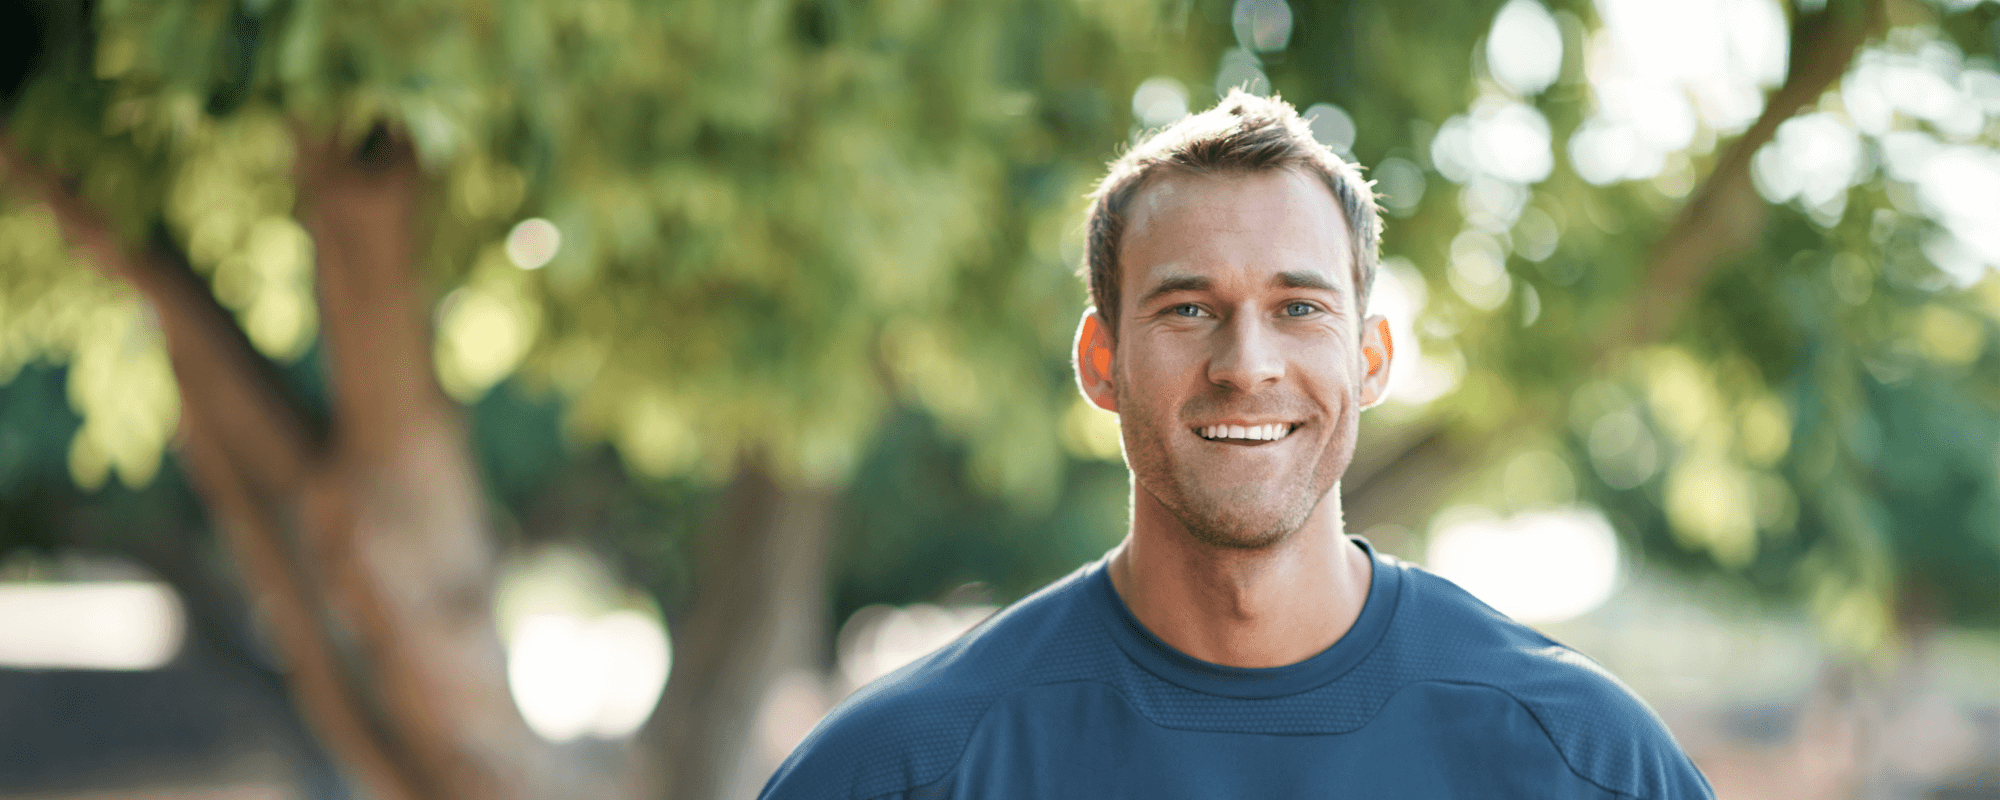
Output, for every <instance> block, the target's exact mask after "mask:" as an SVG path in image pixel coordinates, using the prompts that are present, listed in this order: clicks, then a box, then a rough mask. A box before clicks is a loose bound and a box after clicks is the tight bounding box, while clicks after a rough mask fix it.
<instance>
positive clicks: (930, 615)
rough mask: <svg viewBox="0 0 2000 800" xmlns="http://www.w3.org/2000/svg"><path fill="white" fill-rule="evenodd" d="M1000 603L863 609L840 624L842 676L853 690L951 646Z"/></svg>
mask: <svg viewBox="0 0 2000 800" xmlns="http://www.w3.org/2000/svg"><path fill="white" fill-rule="evenodd" d="M995 609H996V607H995V606H990V605H968V606H957V607H952V606H939V605H932V604H929V603H919V604H916V605H911V606H901V607H898V606H885V605H873V606H867V607H864V608H861V609H860V610H857V611H855V612H854V615H853V616H851V617H848V618H847V623H846V624H844V625H842V626H841V628H840V639H839V646H838V650H839V659H840V674H841V677H842V678H843V679H845V680H846V682H847V686H848V688H849V689H850V690H852V689H858V688H860V687H862V686H866V685H868V684H869V683H871V682H873V681H874V680H875V679H877V678H880V677H882V676H884V675H887V674H889V673H891V672H895V671H896V670H899V669H902V668H903V667H904V666H905V665H907V664H909V663H910V662H912V661H915V660H917V659H918V658H919V657H922V656H924V655H926V654H928V653H930V652H931V651H933V650H936V649H938V648H940V647H943V646H945V645H947V644H950V643H951V641H952V640H953V639H957V638H958V637H959V636H961V635H963V634H964V633H965V632H966V631H968V630H971V629H972V627H973V626H974V625H978V624H979V623H980V622H981V621H983V620H985V619H986V618H987V617H989V616H992V615H993V612H994V611H995Z"/></svg>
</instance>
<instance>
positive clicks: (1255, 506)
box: [1117, 383, 1359, 550]
mask: <svg viewBox="0 0 2000 800" xmlns="http://www.w3.org/2000/svg"><path fill="white" fill-rule="evenodd" d="M1117 391H1118V394H1119V398H1118V408H1119V410H1120V412H1121V417H1122V420H1121V422H1122V424H1121V425H1120V430H1121V432H1122V436H1123V439H1124V443H1125V465H1126V467H1127V468H1128V469H1130V470H1131V471H1132V483H1133V486H1134V488H1135V489H1136V490H1138V491H1142V492H1146V493H1147V494H1149V495H1152V497H1153V499H1155V500H1157V501H1158V502H1159V504H1160V507H1162V508H1165V509H1166V510H1167V513H1169V514H1171V515H1173V517H1174V519H1175V521H1177V522H1179V523H1180V524H1181V527H1182V528H1184V529H1186V530H1187V532H1188V535H1190V536H1192V537H1194V539H1195V541H1197V542H1200V543H1202V544H1204V545H1207V546H1210V547H1214V548H1218V549H1228V550H1262V549H1266V548H1270V547H1273V546H1276V545H1278V544H1280V543H1282V542H1284V541H1285V540H1287V539H1289V538H1290V537H1291V535H1292V534H1293V533H1294V532H1297V531H1298V530H1299V528H1301V527H1303V526H1304V525H1305V522H1306V520H1307V519H1308V518H1310V517H1311V516H1312V514H1313V511H1314V510H1316V509H1318V508H1319V504H1320V502H1321V501H1323V500H1325V499H1326V495H1327V493H1328V492H1330V491H1332V489H1333V486H1334V484H1335V483H1337V482H1339V480H1340V476H1341V473H1343V472H1345V471H1346V469H1347V464H1348V462H1349V461H1350V460H1352V458H1353V449H1352V446H1351V442H1352V441H1353V437H1352V432H1353V431H1354V429H1355V427H1356V425H1357V423H1358V421H1359V420H1358V418H1359V414H1358V412H1357V411H1356V410H1355V407H1354V405H1353V404H1352V403H1346V404H1342V409H1341V413H1340V418H1339V419H1338V420H1337V424H1338V425H1339V426H1340V428H1341V429H1340V430H1336V431H1334V435H1333V437H1332V439H1331V440H1330V441H1329V442H1328V443H1327V446H1326V448H1325V449H1324V450H1323V451H1322V452H1321V453H1320V454H1319V457H1318V459H1317V460H1316V461H1315V462H1314V464H1313V468H1312V469H1310V470H1304V471H1298V472H1294V473H1292V474H1289V475H1282V476H1274V477H1276V478H1277V479H1278V480H1281V481H1283V482H1284V484H1285V485H1284V486H1282V487H1280V488H1279V489H1278V491H1277V493H1276V496H1275V497H1271V498H1270V499H1273V500H1276V501H1277V504H1278V505H1282V506H1283V507H1282V508H1280V509H1277V510H1275V511H1271V512H1269V513H1266V511H1267V509H1266V508H1264V507H1260V506H1262V505H1264V504H1265V503H1266V501H1265V499H1264V497H1259V496H1258V495H1260V494H1261V495H1264V496H1265V497H1270V493H1267V492H1258V491H1256V490H1255V488H1242V487H1239V488H1234V489H1226V490H1216V489H1210V490H1208V491H1206V492H1203V491H1201V483H1202V481H1201V476H1199V475H1197V474H1194V470H1193V469H1192V468H1191V465H1188V464H1184V463H1180V462H1179V461H1178V460H1177V459H1175V457H1174V455H1173V451H1172V449H1171V448H1170V447H1169V446H1168V443H1167V437H1168V436H1171V435H1173V432H1174V431H1175V429H1176V427H1177V426H1179V424H1180V423H1179V421H1178V420H1166V421H1162V420H1159V419H1156V418H1154V416H1153V414H1152V411H1151V409H1149V408H1148V407H1146V406H1145V405H1144V404H1143V403H1134V402H1132V398H1130V397H1128V396H1126V392H1125V388H1124V385H1123V383H1121V384H1120V385H1119V386H1118V389H1117ZM1294 435H1296V434H1294ZM1343 439H1345V440H1346V441H1347V442H1349V446H1347V447H1345V448H1343V447H1342V446H1341V441H1342V440H1343Z"/></svg>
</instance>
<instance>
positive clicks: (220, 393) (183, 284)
mask: <svg viewBox="0 0 2000 800" xmlns="http://www.w3.org/2000/svg"><path fill="white" fill-rule="evenodd" d="M0 167H3V168H4V169H5V170H6V172H7V173H8V174H9V175H10V176H12V177H13V178H14V179H15V182H16V183H18V184H19V185H22V186H25V187H26V188H28V190H29V191H30V192H31V193H33V195H34V196H35V198H36V199H38V200H40V201H41V202H43V203H44V204H46V205H48V206H49V207H50V209H51V210H52V211H54V213H55V217H56V222H57V225H58V227H59V228H60V229H61V230H62V234H63V236H64V238H65V239H66V240H68V241H69V242H70V244H71V245H72V246H73V247H75V248H77V249H78V250H80V251H82V252H83V254H84V255H85V256H86V257H87V258H88V259H90V260H91V261H92V262H93V263H94V264H96V266H97V267H98V268H99V269H100V270H102V271H103V272H104V273H105V274H106V275H108V276H109V277H112V278H114V279H120V280H124V281H125V282H127V283H129V284H130V285H132V286H133V287H135V288H137V289H138V291H139V293H140V294H141V296H143V297H144V298H145V299H146V301H147V303H148V304H149V305H150V306H151V307H152V308H153V310H154V312H155V314H156V315H157V316H158V318H159V320H160V326H161V328H162V330H163V332H164V334H165V338H166V346H167V353H168V357H169V361H170V363H171V364H172V365H173V369H174V377H175V381H176V383H177V384H178V388H179V391H180V393H181V401H182V402H181V417H182V419H181V423H182V424H181V426H180V431H179V437H178V438H179V442H180V446H179V449H180V452H181V455H182V457H183V461H184V463H186V464H187V466H188V472H189V477H190V478H191V479H192V481H193V483H194V484H195V486H196V488H197V489H198V490H200V492H201V495H202V497H203V500H204V501H205V502H206V504H207V505H208V508H209V512H210V518H211V520H212V521H213V523H214V524H215V525H216V526H217V527H218V528H220V529H221V530H222V532H223V533H224V535H225V536H226V537H227V539H228V541H229V542H230V545H231V550H232V551H234V553H235V555H236V558H237V561H238V563H239V564H240V565H241V566H242V569H243V573H244V577H245V580H246V581H247V582H248V583H249V585H250V588H251V590H252V591H253V593H254V594H255V595H256V596H257V598H258V599H259V600H260V601H261V606H262V610H263V612H264V614H265V622H266V623H267V625H266V630H267V631H268V632H269V634H270V635H271V636H272V637H273V638H274V639H275V640H276V644H277V645H278V650H279V652H280V653H282V654H283V656H284V659H285V671H286V674H287V681H288V683H290V684H291V686H292V689H293V696H294V698H295V700H296V702H298V703H299V704H300V705H301V706H302V708H303V709H304V711H305V712H306V713H307V714H308V715H309V716H310V717H311V719H313V721H314V722H315V724H316V726H317V727H318V729H319V731H320V734H321V735H322V736H325V737H326V738H327V740H328V741H329V743H330V744H331V745H332V746H333V748H334V749H335V750H336V751H337V752H339V753H340V754H341V757H342V758H343V759H344V760H345V761H346V762H347V763H348V764H349V765H350V766H352V767H353V768H354V769H355V770H356V771H357V773H359V775H360V776H361V777H362V778H363V779H364V780H365V781H366V782H367V783H368V785H369V786H370V787H371V788H372V789H374V790H375V791H376V792H378V793H381V794H382V795H383V796H384V797H385V798H395V799H397V800H402V799H404V798H408V799H409V800H415V799H416V798H421V797H425V796H429V795H430V792H428V791H427V790H426V789H427V787H425V786H424V784H423V782H422V781H421V779H420V777H419V774H418V773H417V772H416V771H415V770H413V769H412V768H411V767H410V765H409V764H407V763H404V762H403V757H402V754H401V753H399V752H398V751H397V749H396V748H394V747H391V746H386V744H385V743H386V742H389V741H392V739H391V738H390V737H388V736H385V734H384V728H385V722H384V720H382V719H381V717H380V716H379V714H375V713H371V710H372V706H371V704H369V703H368V702H367V696H368V695H367V692H366V691H365V690H364V689H362V688H361V687H362V685H363V683H364V681H362V680H361V679H360V678H359V676H357V675H355V674H353V672H352V670H351V669H345V668H343V665H344V664H347V663H348V662H347V661H346V660H344V659H342V658H341V657H340V646H339V643H338V642H337V641H336V639H335V636H334V634H333V631H334V630H335V628H336V627H337V625H336V624H335V623H333V622H332V621H331V620H329V619H327V618H326V617H325V616H324V615H323V614H322V613H321V609H322V608H323V607H324V604H323V603H321V602H319V597H318V592H317V588H316V586H315V585H314V582H313V581H312V580H310V579H309V578H307V577H306V576H305V574H304V573H305V572H306V570H307V568H306V566H305V565H304V564H302V563H301V562H300V560H299V559H298V557H297V556H298V553H297V552H296V550H295V549H294V547H293V546H292V541H293V540H296V539H297V537H296V536H293V535H288V534H292V533H294V532H295V528H296V522H297V515H296V513H295V510H294V509H290V508H288V507H287V504H286V503H284V502H283V501H282V499H281V498H288V497H296V496H298V495H300V494H301V493H303V492H304V491H305V487H306V486H308V485H309V484H310V483H311V482H312V480H313V476H314V474H315V473H316V472H319V471H321V469H322V462H323V461H324V457H325V451H324V446H323V443H321V442H320V441H318V440H317V438H316V437H314V436H312V435H311V434H310V430H311V428H310V426H309V425H308V424H307V422H306V420H305V418H304V417H303V415H302V414H301V413H300V412H299V411H298V406H297V405H296V404H295V403H293V402H291V400H290V397H289V395H288V394H287V393H286V392H285V391H284V390H283V388H282V387H281V386H280V385H279V384H278V383H277V381H276V379H275V369H274V368H273V367H271V365H270V362H269V361H268V360H266V359H265V358H264V357H263V356H262V355H261V354H259V353H258V352H257V351H256V349H255V348H254V347H253V346H252V345H251V344H250V342H249V339H248V338H247V337H246V336H245V335H244V334H243V331H242V329H241V328H239V327H237V325H236V323H235V321H234V319H233V318H232V317H231V315H230V314H229V312H228V310H227V309H224V308H222V306H221V305H220V304H218V303H217V302H216V301H215V297H214V295H213V294H211V293H210V292H209V291H208V288H207V287H206V286H205V285H204V284H203V282H202V280H201V278H200V277H199V276H196V275H195V274H194V273H193V272H192V271H191V270H189V269H188V268H187V265H186V262H185V260H184V259H182V258H180V256H179V254H178V253H176V252H171V251H169V250H168V249H167V248H168V245H167V244H165V243H164V242H162V241H160V240H159V239H157V238H156V239H155V241H153V242H152V243H150V244H149V245H148V246H146V247H144V248H141V249H139V250H136V251H134V250H131V249H128V248H126V247H125V246H124V245H123V244H122V243H121V242H119V241H118V236H117V234H116V233H115V232H114V231H113V229H112V227H111V225H110V223H109V221H108V220H106V219H105V218H104V216H103V215H102V214H100V213H98V212H97V210H96V209H94V208H92V207H91V206H90V205H89V204H88V203H87V202H86V201H84V200H83V199H82V198H81V197H78V196H77V195H76V193H75V192H73V191H71V190H70V188H69V187H68V186H66V185H64V184H63V183H62V182H61V181H59V180H57V179H56V178H55V177H54V176H52V175H50V174H48V173H47V172H45V171H43V170H42V169H40V168H39V167H38V166H37V165H36V164H34V162H33V161H32V160H30V159H29V158H28V157H27V156H26V155H25V154H23V153H22V152H21V150H20V149H19V148H18V147H17V146H15V144H14V143H13V141H12V140H11V139H10V138H8V137H7V136H6V135H5V132H4V131H0Z"/></svg>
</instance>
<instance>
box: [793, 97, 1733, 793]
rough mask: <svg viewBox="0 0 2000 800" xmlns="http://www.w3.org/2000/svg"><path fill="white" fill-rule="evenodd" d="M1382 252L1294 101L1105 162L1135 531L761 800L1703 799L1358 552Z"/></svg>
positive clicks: (1511, 626)
mask: <svg viewBox="0 0 2000 800" xmlns="http://www.w3.org/2000/svg"><path fill="white" fill-rule="evenodd" d="M1379 234H1380V221H1379V217H1378V216H1377V214H1376V209H1375V203H1374V198H1373V195H1372V194H1371V193H1370V191H1369V189H1368V185H1367V183H1366V182H1364V181H1363V180H1362V179H1361V177H1360V175H1359V173H1358V172H1357V171H1356V169H1355V167H1354V166H1353V165H1351V164H1348V163H1345V162H1344V161H1342V160H1341V159H1340V158H1339V157H1337V156H1335V155H1333V154H1332V153H1330V152H1328V151H1327V150H1326V149H1325V148H1324V147H1322V146H1320V145H1319V144H1318V143H1316V142H1315V141H1314V140H1313V138H1312V136H1311V133H1310V131H1309V130H1308V129H1307V127H1306V125H1305V123H1304V122H1303V121H1301V120H1300V119H1299V117H1298V115H1297V113H1296V112H1295V111H1293V110H1292V108H1291V106H1289V105H1286V104H1284V103H1283V102H1281V101H1278V100H1271V99H1264V98H1259V97H1255V96H1251V95H1246V94H1242V93H1231V94H1230V96H1229V97H1227V98H1225V99H1224V100H1223V101H1222V103H1221V104H1220V105H1218V106H1217V107H1216V108H1214V109H1212V110H1210V111H1207V112H1205V113H1202V114H1199V115H1195V116H1191V117H1188V118H1186V119H1183V120H1182V121H1180V122H1179V123H1176V124H1175V125H1173V126H1172V127H1169V128H1167V129H1166V130H1164V131H1162V132H1160V133H1158V134H1157V135H1155V136H1153V137H1152V138H1150V139H1148V140H1147V141H1145V142H1144V143H1142V144H1141V145H1139V146H1138V147H1136V148H1134V149H1133V150H1132V151H1131V152H1129V153H1127V154H1126V155H1124V156H1123V157H1121V158H1120V159H1118V161H1117V162H1115V163H1113V164H1112V166H1111V171H1110V174H1109V175H1108V176H1107V177H1106V178H1105V179H1104V182H1103V183H1102V184H1101V185H1100V186H1099V188H1098V191H1097V193H1096V196H1095V202H1094V203H1093V204H1092V206H1091V210H1090V217H1089V235H1090V243H1089V252H1088V254H1087V255H1086V257H1085V258H1086V262H1085V272H1086V274H1087V277H1088V280H1089V286H1090V295H1091V299H1092V301H1093V302H1094V303H1095V306H1094V308H1092V309H1091V310H1089V311H1086V312H1085V313H1084V316H1083V322H1082V325H1081V326H1079V329H1078V331H1077V342H1076V372H1077V381H1078V385H1079V386H1080V388H1081V389H1082V390H1083V393H1084V395H1085V396H1086V397H1088V398H1089V399H1090V401H1091V402H1093V403H1095V404H1097V405H1098V406H1099V407H1102V408H1104V409H1106V410H1109V411H1114V412H1117V413H1118V414H1119V417H1120V429H1121V430H1122V432H1123V438H1124V445H1125V460H1126V464H1127V465H1128V466H1129V467H1130V468H1131V471H1132V516H1131V529H1130V530H1129V531H1128V532H1127V535H1126V537H1125V539H1124V541H1123V542H1121V543H1120V544H1119V545H1118V546H1117V547H1116V548H1115V549H1113V550H1112V551H1111V553H1110V554H1109V555H1108V556H1106V557H1105V558H1104V559H1101V560H1099V561H1097V562H1095V563H1092V564H1089V565H1086V566H1084V567H1083V568H1082V569H1079V570H1078V571H1076V572H1075V573H1073V574H1071V575H1070V576H1069V577H1067V578H1064V579H1062V580H1060V581H1057V582H1056V583H1054V584H1051V585H1050V586H1048V587H1047V588H1044V589H1042V590H1041V591H1039V592H1037V593H1035V594H1034V595H1031V596H1029V597H1027V598H1026V599H1023V600H1021V601H1020V602H1018V603H1015V604H1014V605H1012V606H1010V607H1008V608H1007V609H1005V610H1003V611H1001V612H1000V613H998V614H995V615H994V616H993V617H992V618H991V619H989V620H987V621H986V622H985V623H983V624H981V625H980V626H979V627H978V628H976V629H974V630H973V631H972V632H970V633H968V634H966V635H965V636H964V637H962V638H960V639H959V640H958V641H957V642H954V643H952V644H951V645H949V646H947V647H945V648H944V649H942V650H940V651H938V652H936V653H933V654H931V655H929V656H926V657H925V658H922V659H919V660H918V661H917V662H916V663H914V664H911V665H910V666H908V667H905V668H904V669H902V670H900V671H898V672H896V673H894V674H892V675H889V676H887V677H885V678H883V679H881V680H879V681H877V682H875V683H873V684H870V685H869V686H868V687H866V688H864V689H862V690H861V691H859V692H857V693H855V695H854V696H853V697H851V698H849V699H848V700H847V701H846V702H844V703H842V704H841V706H840V707H839V708H836V709H835V710H834V711H833V713H831V714H829V715H828V717H827V719H826V720H825V721H823V722H822V723H821V724H820V726H819V728H818V729H817V730H815V731H814V732H813V734H812V735H811V736H809V737H808V738H807V739H806V740H805V742H804V743H803V744H801V745H800V746H799V748H798V750H797V751H795V752H794V753H793V754H792V756H791V758H790V759H789V760H787V761H786V763H785V765H784V766H783V767H781V768H779V770H778V772H777V774H776V775H774V776H773V777H772V778H771V781H770V783H769V784H768V785H767V786H766V787H765V790H764V796H765V797H767V798H773V800H792V798H842V799H844V800H870V799H873V798H909V799H911V800H915V799H916V798H973V797H981V798H988V797H990V798H1016V797H1018V798H1040V797H1078V798H1082V797H1089V798H1101V797H1135V798H1137V797H1144V798H1156V797H1202V798H1214V797H1245V798H1250V797H1256V798H1263V797H1357V798H1376V797H1398V798H1443V797H1467V798H1471V797H1477V798H1494V797H1523V798H1526V797H1533V798H1698V797H1709V796H1711V792H1710V791H1709V787H1708V784H1707V782H1706V781H1705V780H1704V779H1703V778H1702V776H1701V774H1700V773H1699V772H1698V771H1697V770H1696V769H1695V767H1694V765H1693V764H1692V763H1690V762H1689V760H1688V759H1687V757H1686V756H1685V755H1684V754H1683V753H1682V752H1681V750H1680V748H1679V747H1678V746H1677V745H1676V744H1675V743H1674V740H1673V738H1672V736H1670V735H1669V734H1668V732H1667V731H1666V729H1665V727H1664V726H1662V725H1661V724H1660V721H1659V719H1658V718H1657V717H1655V716H1654V715H1653V713H1652V712H1651V711H1650V710H1648V709H1647V708H1646V706H1645V705H1644V704H1643V703H1641V702H1640V701H1639V700H1638V699H1637V698H1636V697H1634V696H1633V695H1632V694H1631V693H1630V692H1629V691H1627V690H1626V689H1625V688H1624V687H1623V686H1622V685H1620V684H1619V683H1618V682H1617V680H1616V679H1614V678H1612V677H1611V676H1610V675H1609V674H1607V673H1605V672H1604V671H1603V669H1601V668H1600V667H1598V666H1597V665H1596V664H1594V663H1592V662H1591V661H1590V660H1589V659H1586V658H1584V657H1583V656H1581V655H1578V654H1577V653H1576V652H1574V651H1572V650H1569V649H1568V648H1565V647H1563V646H1562V645H1560V644H1558V643H1556V642H1554V641H1552V640H1550V639H1548V638H1547V637H1545V636H1542V635H1541V634H1539V633H1536V632H1535V631H1534V630H1532V629H1530V628H1527V627H1525V626H1522V625H1519V624H1516V623H1515V622H1513V621H1512V620H1509V619H1507V618H1506V617H1504V616H1502V615H1501V614H1499V613H1498V612H1496V611H1494V610H1492V609H1491V608H1488V607H1487V606H1485V605H1484V604H1482V603H1480V602H1479V601H1478V600H1476V599H1474V598H1473V597H1472V596H1471V595H1469V594H1466V593H1465V592H1464V591H1463V590H1460V589H1459V588H1458V587H1456V586H1454V585H1452V584H1451V583H1449V582H1447V581H1445V580H1444V579H1442V578H1439V577H1437V576H1435V575H1432V574H1430V573H1428V572H1425V571H1423V570H1422V569H1419V568H1417V567H1414V566H1412V565H1409V564H1406V563H1404V562H1401V561H1398V560H1396V559H1394V558H1391V557H1388V556H1386V555H1383V554H1380V553H1376V552H1374V551H1373V550H1372V549H1371V548H1370V547H1369V546H1368V543H1367V542H1365V541H1363V540H1361V539H1358V538H1354V537H1351V536H1349V535H1347V533H1346V531H1345V530H1344V529H1343V527H1342V522H1341V514H1340V477H1341V474H1342V473H1343V472H1345V471H1346V469H1347V465H1348V462H1349V461H1350V459H1351V458H1352V456H1353V454H1354V442H1355V434H1356V431H1357V430H1358V427H1359V424H1360V414H1361V411H1362V409H1364V408H1367V407H1369V406H1371V405H1374V404H1375V403H1377V402H1379V401H1380V400H1381V398H1382V395H1383V391H1384V389H1385V388H1386V387H1387V385H1388V379H1389V369H1390V364H1391V361H1392V356H1393V348H1392V344H1391V342H1390V341H1389V334H1388V326H1387V325H1386V324H1383V322H1382V320H1381V318H1379V317H1366V316H1364V314H1365V309H1366V308H1367V295H1368V286H1369V283H1370V281H1371V280H1372V278H1373V277H1374V274H1375V265H1376V257H1377V255H1376V254H1377V248H1378V242H1379V241H1380V235H1379Z"/></svg>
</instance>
